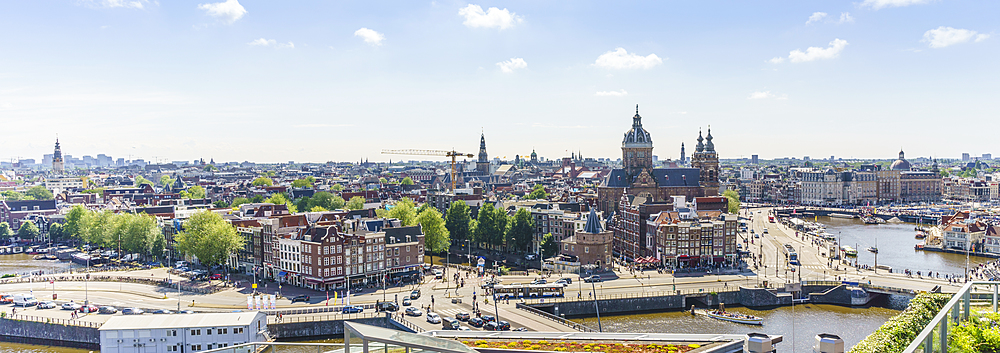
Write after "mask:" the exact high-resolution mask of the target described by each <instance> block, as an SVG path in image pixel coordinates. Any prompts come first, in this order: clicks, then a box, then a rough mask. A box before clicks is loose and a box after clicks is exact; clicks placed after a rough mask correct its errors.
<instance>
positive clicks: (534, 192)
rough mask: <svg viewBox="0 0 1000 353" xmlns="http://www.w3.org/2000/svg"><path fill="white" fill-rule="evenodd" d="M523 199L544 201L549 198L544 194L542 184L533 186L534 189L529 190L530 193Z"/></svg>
mask: <svg viewBox="0 0 1000 353" xmlns="http://www.w3.org/2000/svg"><path fill="white" fill-rule="evenodd" d="M524 198H526V199H529V200H544V199H548V198H549V194H548V193H546V192H545V187H544V186H542V184H535V187H534V188H532V189H531V193H529V194H528V196H525V197H524Z"/></svg>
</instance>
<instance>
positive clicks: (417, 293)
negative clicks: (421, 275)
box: [410, 289, 420, 299]
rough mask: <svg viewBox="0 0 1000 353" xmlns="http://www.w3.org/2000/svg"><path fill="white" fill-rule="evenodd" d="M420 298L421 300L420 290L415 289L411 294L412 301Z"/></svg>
mask: <svg viewBox="0 0 1000 353" xmlns="http://www.w3.org/2000/svg"><path fill="white" fill-rule="evenodd" d="M418 298H420V290H419V289H414V290H413V291H412V292H410V299H418Z"/></svg>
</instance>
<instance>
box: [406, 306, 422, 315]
mask: <svg viewBox="0 0 1000 353" xmlns="http://www.w3.org/2000/svg"><path fill="white" fill-rule="evenodd" d="M423 314H424V312H423V311H420V309H417V308H415V307H412V306H411V307H409V308H406V315H408V316H421V315H423Z"/></svg>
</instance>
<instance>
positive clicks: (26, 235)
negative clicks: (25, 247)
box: [0, 221, 41, 240]
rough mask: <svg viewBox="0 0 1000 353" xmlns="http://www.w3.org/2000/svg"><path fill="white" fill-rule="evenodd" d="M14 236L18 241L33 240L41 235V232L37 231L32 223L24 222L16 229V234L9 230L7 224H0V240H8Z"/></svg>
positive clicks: (36, 227)
mask: <svg viewBox="0 0 1000 353" xmlns="http://www.w3.org/2000/svg"><path fill="white" fill-rule="evenodd" d="M15 234H17V237H18V238H20V239H35V238H37V237H38V236H39V235H41V231H39V230H38V226H36V225H35V223H34V222H32V221H26V222H24V224H21V227H20V228H18V229H17V233H15V232H14V231H13V230H11V229H10V225H9V224H7V222H0V239H4V240H6V239H10V238H11V237H12V236H14V235H15Z"/></svg>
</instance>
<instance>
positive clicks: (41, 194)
mask: <svg viewBox="0 0 1000 353" xmlns="http://www.w3.org/2000/svg"><path fill="white" fill-rule="evenodd" d="M24 194H25V195H26V196H31V197H32V198H34V199H35V200H51V199H52V192H51V191H49V189H46V188H45V187H44V186H41V185H36V186H33V187H31V189H28V191H27V192H25V193H24Z"/></svg>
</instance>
